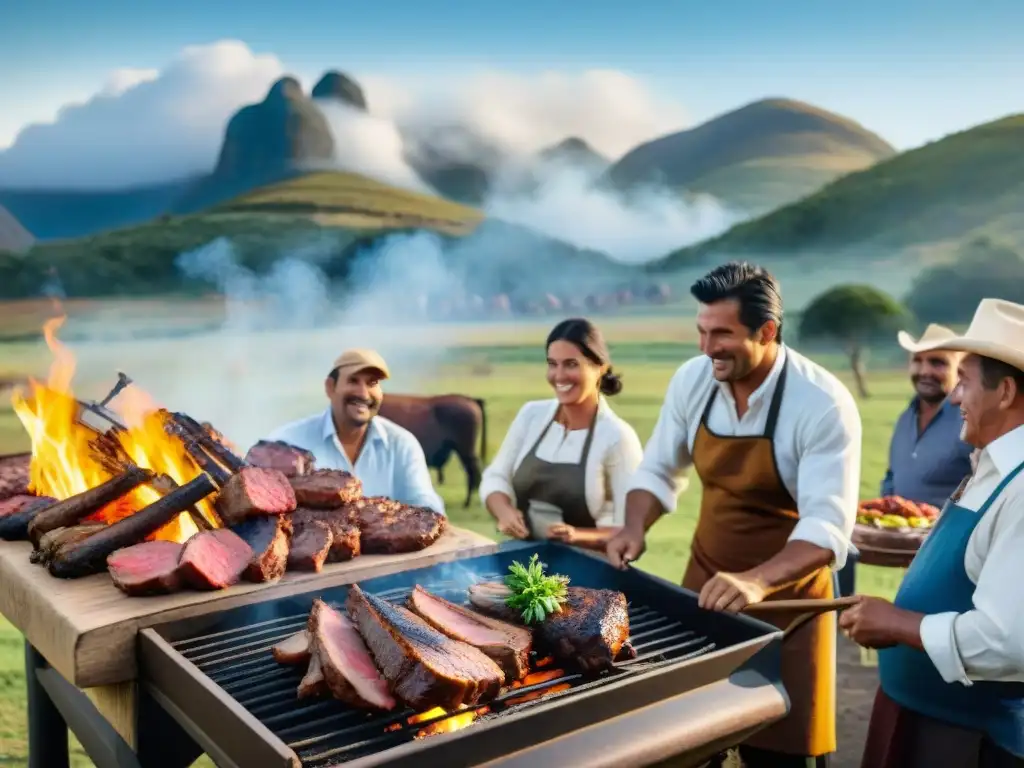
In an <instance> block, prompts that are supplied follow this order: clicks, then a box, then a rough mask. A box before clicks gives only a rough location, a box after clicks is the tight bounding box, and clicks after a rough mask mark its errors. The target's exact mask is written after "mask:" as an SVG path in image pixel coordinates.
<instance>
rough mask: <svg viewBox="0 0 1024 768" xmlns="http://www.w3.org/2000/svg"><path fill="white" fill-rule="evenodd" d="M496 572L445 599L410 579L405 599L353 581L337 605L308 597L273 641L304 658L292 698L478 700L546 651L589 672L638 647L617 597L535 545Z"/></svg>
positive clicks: (389, 704) (491, 695)
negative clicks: (295, 628)
mask: <svg viewBox="0 0 1024 768" xmlns="http://www.w3.org/2000/svg"><path fill="white" fill-rule="evenodd" d="M509 571H510V572H509V575H508V576H507V577H506V579H505V581H504V582H500V581H495V582H479V583H476V584H473V585H471V586H470V587H469V588H468V590H466V592H465V599H464V601H462V602H453V601H452V600H449V599H447V598H444V597H442V596H440V595H437V594H434V593H432V592H431V591H429V590H428V589H426V588H424V587H423V586H422V585H419V584H417V585H415V586H414V588H413V589H412V591H411V593H410V594H409V595H408V598H407V599H406V600H405V601H404V603H399V602H393V601H391V600H386V599H384V598H382V597H379V596H376V595H373V594H370V593H369V592H366V591H364V590H363V589H361V588H360V587H359V585H358V584H354V585H352V586H351V587H350V588H349V590H348V594H347V598H346V599H345V603H344V606H331V605H328V604H327V603H325V602H324V601H323V600H321V599H315V600H314V601H313V606H312V610H311V611H310V615H309V621H308V624H307V626H306V628H305V629H303V630H301V631H300V632H298V633H296V634H294V635H292V636H290V637H287V638H285V639H284V640H282V641H281V642H280V643H278V644H277V645H276V646H274V647H273V648H272V649H271V653H272V655H273V657H274V659H275V660H276V661H277V662H278V663H280V664H285V665H297V666H305V668H306V674H305V675H304V676H303V677H302V679H301V682H300V683H299V685H298V689H297V690H296V696H297V697H298V698H308V697H331V696H333V697H334V698H337V699H339V700H341V701H343V702H345V703H346V704H349V705H350V706H354V707H357V708H362V709H371V710H391V709H394V708H395V707H396V706H397V705H398V704H402V705H404V706H407V707H411V708H413V709H415V710H417V711H427V710H431V709H432V708H435V707H440V708H442V709H445V710H446V711H452V710H459V709H465V708H478V707H481V706H484V705H486V704H488V703H489V702H492V701H493V700H494V699H495V698H496V697H498V696H499V695H500V694H501V693H502V692H504V691H507V690H508V689H510V688H516V687H518V686H520V685H521V684H522V681H523V680H524V679H526V678H527V676H528V675H529V674H530V672H531V666H538V661H537V660H538V659H541V658H546V659H553V660H554V661H557V662H558V663H559V664H563V665H568V666H572V667H574V668H576V669H579V670H580V671H581V672H582V673H584V674H588V675H599V674H601V673H602V672H605V671H607V670H610V669H612V668H613V667H614V665H615V663H616V662H617V661H624V660H628V659H632V658H634V657H635V655H636V653H635V651H634V650H633V648H632V647H631V646H630V645H629V643H628V640H627V638H628V637H629V613H628V606H627V602H626V596H625V595H624V594H623V593H622V592H618V591H615V590H609V589H591V588H586V587H576V586H569V585H568V579H566V578H565V577H563V576H557V575H548V574H545V573H544V565H543V564H542V563H540V562H539V561H538V558H537V556H536V555H534V556H533V558H532V559H531V561H530V562H529V563H528V564H527V565H525V566H524V565H522V564H521V563H519V562H514V563H513V564H512V565H511V566H510V568H509Z"/></svg>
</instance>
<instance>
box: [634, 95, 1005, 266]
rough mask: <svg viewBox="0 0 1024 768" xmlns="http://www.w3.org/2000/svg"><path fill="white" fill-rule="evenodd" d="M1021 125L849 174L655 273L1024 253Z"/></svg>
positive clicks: (681, 254)
mask: <svg viewBox="0 0 1024 768" xmlns="http://www.w3.org/2000/svg"><path fill="white" fill-rule="evenodd" d="M1021 211H1024V115H1014V116H1011V117H1006V118H1003V119H1001V120H996V121H994V122H991V123H986V124H984V125H980V126H977V127H975V128H971V129H969V130H966V131H962V132H960V133H956V134H953V135H951V136H947V137H946V138H944V139H941V140H939V141H935V142H932V143H930V144H927V145H925V146H923V147H921V148H919V149H915V150H911V151H909V152H904V153H902V154H900V155H898V156H896V157H894V158H892V159H890V160H887V161H885V162H882V163H879V164H878V165H875V166H874V167H872V168H868V169H866V170H863V171H860V172H857V173H851V174H849V175H847V176H844V177H843V178H841V179H839V180H837V181H835V182H833V183H831V184H829V185H828V186H826V187H825V188H823V189H821V190H820V191H818V192H817V193H815V194H813V195H811V196H810V197H808V198H806V199H804V200H801V201H799V202H796V203H793V204H791V205H788V206H785V207H783V208H780V209H778V210H776V211H773V212H771V213H769V214H767V215H765V216H762V217H760V218H758V219H754V220H751V221H747V222H744V223H741V224H738V225H736V226H735V227H733V228H732V229H730V230H728V231H727V232H725V233H724V234H722V235H720V236H718V237H715V238H713V239H710V240H706V241H704V242H702V243H698V244H696V245H693V246H690V247H688V248H683V249H681V250H679V251H676V252H674V253H672V254H670V255H669V256H667V257H666V258H665V259H664V260H662V261H660V262H658V263H656V264H652V265H651V267H652V269H655V270H656V271H664V270H672V269H678V268H683V267H686V266H690V265H693V264H695V263H700V262H701V261H702V260H704V259H708V258H718V257H725V256H728V257H730V258H731V257H735V256H747V255H750V256H764V255H768V256H771V257H773V258H781V257H791V256H806V257H808V258H810V257H812V256H815V255H818V254H821V253H826V252H832V253H839V252H847V253H853V252H855V253H856V254H857V255H858V257H859V258H862V259H865V260H871V259H872V258H875V257H878V258H886V257H889V256H891V255H893V254H896V253H899V254H903V257H904V260H906V258H907V252H908V251H914V252H916V253H917V254H918V255H919V256H920V257H921V258H922V259H923V258H925V257H929V256H931V257H934V258H942V257H943V256H944V255H945V254H947V253H949V252H952V251H954V250H955V249H956V248H958V247H959V246H960V245H961V244H962V243H963V242H965V241H967V240H971V239H974V238H977V237H994V238H996V239H998V240H999V241H1001V242H1005V243H1008V244H1010V245H1013V246H1016V245H1024V217H1022V216H1021Z"/></svg>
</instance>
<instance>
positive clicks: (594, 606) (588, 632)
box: [469, 582, 636, 672]
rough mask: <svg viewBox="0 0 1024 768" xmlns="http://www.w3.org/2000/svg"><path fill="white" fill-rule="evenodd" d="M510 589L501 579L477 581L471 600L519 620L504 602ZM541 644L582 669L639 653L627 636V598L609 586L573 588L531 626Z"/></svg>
mask: <svg viewBox="0 0 1024 768" xmlns="http://www.w3.org/2000/svg"><path fill="white" fill-rule="evenodd" d="M509 594H510V592H509V589H508V587H506V586H505V585H504V584H500V583H497V582H485V583H481V584H474V585H473V586H471V587H470V588H469V601H470V603H472V605H474V606H475V607H477V608H479V609H480V610H481V611H486V612H487V613H491V614H493V615H496V616H500V617H502V618H505V619H508V620H509V621H518V620H519V618H520V617H519V615H518V613H517V612H516V611H515V610H513V609H511V608H509V607H508V606H507V605H506V604H505V600H506V599H507V598H508V596H509ZM531 629H532V630H533V633H534V638H535V640H536V642H537V645H538V646H541V647H542V648H543V649H544V650H545V651H548V652H550V653H551V654H552V655H554V656H556V657H557V658H559V659H562V660H563V661H571V662H574V663H575V664H577V665H578V666H579V667H580V668H581V669H583V670H587V671H590V672H599V671H601V670H604V669H609V668H611V667H612V665H613V662H615V661H616V660H617V659H621V658H632V657H633V656H635V653H636V652H635V651H634V650H633V648H632V646H630V645H629V644H628V643H627V642H626V641H627V640H628V639H629V606H628V604H627V602H626V596H625V595H624V594H622V593H621V592H616V591H614V590H610V589H589V588H587V587H569V588H568V590H567V595H566V600H565V602H564V603H563V604H562V607H561V610H560V611H559V612H557V613H552V614H550V615H548V616H547V617H546V618H545V619H544V620H543V621H541V622H540V623H539V624H537V625H535V626H533V627H531Z"/></svg>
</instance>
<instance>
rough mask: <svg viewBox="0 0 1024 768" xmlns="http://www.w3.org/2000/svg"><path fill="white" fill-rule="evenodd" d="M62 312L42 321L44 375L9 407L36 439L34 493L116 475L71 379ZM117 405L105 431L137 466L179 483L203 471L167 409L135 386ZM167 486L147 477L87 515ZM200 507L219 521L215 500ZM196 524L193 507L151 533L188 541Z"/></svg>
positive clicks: (111, 511) (138, 505) (69, 489)
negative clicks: (115, 425)
mask: <svg viewBox="0 0 1024 768" xmlns="http://www.w3.org/2000/svg"><path fill="white" fill-rule="evenodd" d="M63 323H64V318H63V317H58V318H54V319H52V320H49V321H48V322H47V323H46V324H45V325H44V327H43V333H44V337H45V339H46V344H47V346H48V347H49V348H50V351H51V352H52V353H53V362H52V363H51V366H50V370H49V375H48V377H47V380H46V382H45V383H43V382H39V381H36V380H30V382H29V391H28V392H27V393H25V392H23V391H21V390H16V391H15V393H14V395H13V396H12V407H13V409H14V412H15V413H16V414H17V416H18V418H19V419H20V420H21V423H22V424H23V425H24V427H25V430H26V431H27V432H28V435H29V437H30V439H31V441H32V463H31V469H30V478H31V480H30V485H29V490H30V491H31V492H32V493H34V494H36V495H37V496H50V497H53V498H55V499H58V500H64V499H68V498H71V497H72V496H75V495H77V494H80V493H82V492H84V491H87V490H89V489H90V488H95V487H97V486H99V485H101V484H102V483H104V482H106V481H108V480H110V479H111V478H113V477H115V476H116V474H117V472H116V469H115V468H114V467H113V466H111V464H110V463H109V462H104V461H102V460H101V457H100V456H99V455H98V452H97V450H96V448H95V447H94V446H95V442H96V440H97V438H98V437H99V433H98V432H97V430H96V429H94V428H92V427H90V426H88V425H86V424H84V423H83V422H82V420H81V417H82V404H81V403H80V402H79V401H78V400H77V399H76V398H75V395H74V392H73V389H72V379H73V378H74V374H75V367H76V365H75V357H74V354H73V353H72V352H71V350H70V349H68V347H67V346H65V345H64V344H62V343H61V342H60V341H59V340H58V339H57V331H58V330H59V328H60V327H61V325H63ZM110 410H111V411H113V412H114V413H116V415H117V416H118V417H119V418H120V420H121V422H122V423H123V424H124V426H125V427H126V428H125V429H115V430H111V431H109V432H107V433H106V434H107V435H108V436H109V437H110V438H112V439H113V440H114V441H116V443H117V445H118V446H119V447H120V450H121V451H123V454H124V456H125V457H126V458H127V459H130V460H131V461H132V462H134V463H135V464H136V465H137V466H138V467H141V468H142V469H148V470H151V471H152V472H153V474H154V475H157V476H159V475H165V476H166V477H168V478H170V479H171V480H173V481H174V482H175V483H176V484H178V485H185V484H186V483H188V482H189V481H190V480H192V479H194V478H195V477H196V476H198V475H199V474H200V471H201V469H200V467H199V466H198V465H197V464H196V462H195V460H194V459H193V458H192V457H191V456H190V455H189V453H188V451H187V450H186V447H185V444H184V442H183V441H182V440H181V439H180V438H179V437H178V436H176V435H175V434H172V433H171V432H170V431H169V430H168V428H167V427H168V418H169V415H168V413H167V411H165V410H162V409H160V408H159V406H158V405H157V404H156V403H155V402H154V401H153V399H152V398H151V397H150V396H149V395H148V394H147V393H145V392H144V391H142V390H141V389H139V388H138V387H136V386H134V385H133V386H129V387H127V388H126V389H124V391H123V392H122V393H121V395H120V397H119V398H118V400H117V406H116V407H114V406H111V407H110ZM163 495H164V494H163V493H161V492H160V491H159V490H158V489H157V488H155V487H153V485H151V484H148V483H143V484H140V485H138V486H136V487H135V488H134V489H133V490H131V491H130V492H128V493H127V494H125V495H124V496H121V497H120V498H118V499H117V500H115V501H113V502H111V503H109V504H106V505H105V506H103V507H102V508H101V509H99V510H98V511H97V512H96V513H94V514H93V515H91V516H90V517H89V518H87V519H88V520H98V521H103V522H107V523H113V522H115V521H117V520H120V519H122V518H125V517H127V516H129V515H132V514H134V513H135V512H137V511H139V510H141V509H143V508H145V507H147V506H148V505H150V504H152V503H153V502H155V501H158V500H159V499H160V498H161V497H162V496H163ZM194 508H195V510H196V511H197V512H198V513H199V514H201V515H202V516H203V518H204V519H205V520H206V521H207V522H208V523H209V525H210V527H218V518H217V515H216V514H214V513H213V509H212V507H211V503H210V501H209V500H208V499H203V500H201V501H199V502H198V503H196V505H195V507H194ZM198 531H199V528H198V526H197V525H196V522H195V521H194V520H193V519H192V517H191V515H190V514H189V513H188V512H183V513H181V514H179V515H178V516H177V517H176V518H175V519H173V520H172V521H171V522H170V523H168V524H167V525H164V526H163V527H161V528H160V529H159V530H157V531H156V532H155V533H154V534H152V536H151V537H150V538H154V539H164V540H169V541H175V542H184V541H186V540H187V539H188V538H189V537H191V536H192V535H193V534H195V533H197V532H198Z"/></svg>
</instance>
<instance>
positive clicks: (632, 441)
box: [480, 318, 643, 551]
mask: <svg viewBox="0 0 1024 768" xmlns="http://www.w3.org/2000/svg"><path fill="white" fill-rule="evenodd" d="M546 348H547V366H548V367H547V379H548V383H549V384H550V385H551V388H552V389H553V390H554V391H555V397H554V399H552V400H535V401H533V402H529V403H526V405H524V406H523V407H522V408H521V409H520V411H519V413H518V414H517V415H516V418H515V420H514V421H513V422H512V425H511V426H510V427H509V430H508V434H507V435H505V440H504V442H503V443H502V445H501V449H500V450H499V451H498V455H497V456H495V457H494V461H493V462H492V463H491V465H490V466H489V467H487V469H486V470H485V471H484V474H483V479H482V481H481V483H480V498H481V499H482V500H483V503H484V505H485V506H486V507H487V510H488V511H489V512H490V513H491V515H493V516H494V519H495V521H496V522H497V524H498V530H499V531H501V532H502V533H504V534H506V535H508V536H513V537H515V538H519V539H527V538H532V539H541V538H552V539H557V540H559V541H564V542H566V543H569V544H574V545H577V546H581V547H586V548H588V549H596V550H599V551H603V550H604V548H605V543H606V542H607V540H608V539H609V538H610V537H611V536H613V535H614V534H615V533H616V532H617V531H618V529H619V527H620V526H621V525H622V522H623V519H624V510H625V502H626V490H627V483H628V482H629V479H630V477H631V475H632V474H633V470H634V469H636V467H637V465H638V464H639V463H640V460H641V459H642V458H643V448H642V446H641V445H640V439H639V438H638V437H637V434H636V432H635V431H634V429H633V428H632V427H631V426H630V425H629V424H627V423H626V422H624V421H623V420H622V419H620V418H619V417H618V416H616V415H615V413H614V412H613V411H612V409H611V408H610V407H609V406H608V403H607V402H606V400H605V398H604V397H603V395H607V396H611V395H615V394H618V393H619V392H620V391H621V390H622V381H621V380H620V379H619V377H618V376H617V375H615V374H614V373H613V372H612V369H611V360H610V359H609V355H608V347H607V346H606V344H605V342H604V338H603V337H602V335H601V332H600V331H598V330H597V328H595V327H594V326H593V325H592V324H591V323H590V321H589V320H585V319H582V318H572V319H569V320H563V321H562V322H561V323H559V324H558V325H556V326H555V328H554V329H553V330H552V331H551V333H550V334H549V335H548V340H547V345H546Z"/></svg>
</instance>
